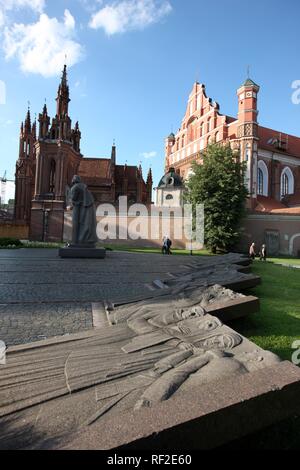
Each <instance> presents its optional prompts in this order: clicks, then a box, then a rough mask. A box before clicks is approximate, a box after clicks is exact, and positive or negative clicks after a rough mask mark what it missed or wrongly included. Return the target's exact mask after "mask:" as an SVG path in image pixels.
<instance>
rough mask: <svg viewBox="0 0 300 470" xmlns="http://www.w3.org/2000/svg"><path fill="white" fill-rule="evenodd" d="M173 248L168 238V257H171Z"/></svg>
mask: <svg viewBox="0 0 300 470" xmlns="http://www.w3.org/2000/svg"><path fill="white" fill-rule="evenodd" d="M171 246H172V240H170V238H169V237H168V238H167V254H168V255H171V254H172V252H171Z"/></svg>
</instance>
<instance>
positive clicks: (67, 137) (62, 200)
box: [15, 66, 152, 241]
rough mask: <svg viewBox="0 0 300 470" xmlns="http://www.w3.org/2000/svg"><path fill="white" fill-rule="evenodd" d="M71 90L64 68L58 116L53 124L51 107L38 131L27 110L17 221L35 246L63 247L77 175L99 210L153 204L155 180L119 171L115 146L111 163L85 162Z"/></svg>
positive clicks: (136, 170) (133, 169) (125, 168)
mask: <svg viewBox="0 0 300 470" xmlns="http://www.w3.org/2000/svg"><path fill="white" fill-rule="evenodd" d="M69 102H70V94H69V86H68V81H67V67H66V66H65V67H64V70H63V74H62V78H61V82H60V85H59V87H58V93H57V98H56V115H55V117H54V118H53V119H52V120H50V116H49V115H48V111H47V106H46V104H45V105H44V108H43V111H42V113H41V114H39V118H38V121H39V130H38V134H37V124H36V122H33V124H32V123H31V117H30V110H29V109H28V112H27V116H26V119H25V122H24V123H22V125H21V133H20V151H19V158H18V161H17V164H16V176H15V181H16V194H15V220H16V221H22V222H24V221H25V222H26V223H28V224H29V234H30V239H31V240H39V241H60V240H62V236H63V224H64V211H65V208H66V204H67V197H68V191H69V188H70V185H71V180H72V177H73V176H74V175H75V174H77V175H79V176H80V177H81V179H82V181H83V182H84V183H86V184H87V185H88V187H89V189H90V191H91V192H92V193H93V196H94V198H95V202H96V204H99V203H104V202H105V203H112V204H115V203H117V202H118V198H119V197H120V196H127V197H128V202H129V204H130V203H143V204H151V196H152V174H151V170H149V173H148V177H147V181H146V182H145V181H144V179H143V174H142V168H141V165H140V166H139V167H137V166H129V165H126V164H125V165H117V163H116V146H115V145H113V147H112V152H111V157H110V158H84V157H83V155H82V154H81V152H80V140H81V132H80V129H79V124H78V122H76V124H75V126H74V128H73V127H72V121H71V118H70V116H69Z"/></svg>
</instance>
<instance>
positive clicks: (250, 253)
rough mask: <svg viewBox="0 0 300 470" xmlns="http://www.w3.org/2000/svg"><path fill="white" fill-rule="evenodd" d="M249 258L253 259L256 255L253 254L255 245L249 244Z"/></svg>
mask: <svg viewBox="0 0 300 470" xmlns="http://www.w3.org/2000/svg"><path fill="white" fill-rule="evenodd" d="M249 256H250V258H251V259H255V256H256V253H255V243H254V242H253V243H251V246H250V248H249Z"/></svg>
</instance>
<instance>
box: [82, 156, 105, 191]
mask: <svg viewBox="0 0 300 470" xmlns="http://www.w3.org/2000/svg"><path fill="white" fill-rule="evenodd" d="M110 162H111V161H110V159H109V158H82V159H81V161H80V165H79V169H78V175H79V176H80V177H81V178H82V181H83V182H84V183H85V184H90V185H95V184H100V185H103V184H105V185H107V184H111V182H112V181H111V175H110Z"/></svg>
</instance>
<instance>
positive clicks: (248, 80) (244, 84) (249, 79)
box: [242, 77, 258, 87]
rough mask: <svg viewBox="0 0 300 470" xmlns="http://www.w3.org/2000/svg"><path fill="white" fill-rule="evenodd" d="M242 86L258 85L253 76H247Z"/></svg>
mask: <svg viewBox="0 0 300 470" xmlns="http://www.w3.org/2000/svg"><path fill="white" fill-rule="evenodd" d="M242 86H255V87H258V85H257V83H255V82H254V81H253V80H251V78H249V77H248V78H247V80H245V82H244V83H243V85H242Z"/></svg>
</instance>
